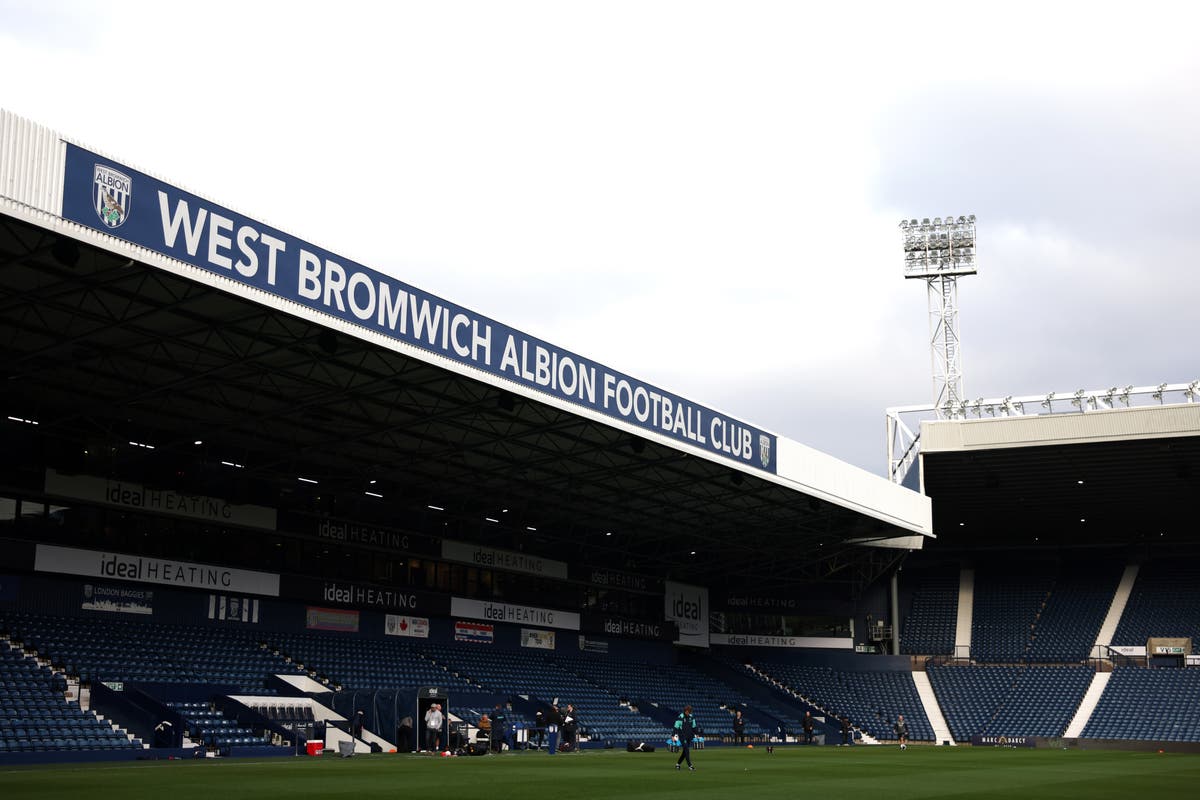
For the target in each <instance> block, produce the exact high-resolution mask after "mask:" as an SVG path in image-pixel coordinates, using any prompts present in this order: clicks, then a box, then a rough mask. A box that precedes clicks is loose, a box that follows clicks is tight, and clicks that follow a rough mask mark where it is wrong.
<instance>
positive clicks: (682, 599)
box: [663, 581, 708, 647]
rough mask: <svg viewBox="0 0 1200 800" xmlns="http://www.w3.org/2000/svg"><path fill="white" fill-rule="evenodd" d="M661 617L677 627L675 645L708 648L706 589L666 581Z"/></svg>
mask: <svg viewBox="0 0 1200 800" xmlns="http://www.w3.org/2000/svg"><path fill="white" fill-rule="evenodd" d="M664 586H665V589H666V594H665V597H664V603H663V616H664V618H665V619H668V620H671V621H672V622H674V623H675V624H676V625H677V626H679V637H678V638H677V639H676V640H675V643H676V644H683V645H688V646H689V647H708V589H706V588H704V587H703V586H689V585H688V584H686V583H675V582H674V581H666V583H665V584H664Z"/></svg>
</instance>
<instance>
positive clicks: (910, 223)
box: [900, 214, 977, 419]
mask: <svg viewBox="0 0 1200 800" xmlns="http://www.w3.org/2000/svg"><path fill="white" fill-rule="evenodd" d="M900 229H901V230H902V231H904V277H905V278H914V279H920V280H923V281H925V284H926V295H927V297H928V303H929V344H930V360H931V365H932V372H933V407H934V409H936V413H937V416H938V418H940V419H952V418H956V417H961V416H964V415H965V413H966V411H965V409H966V407H967V399H966V394H965V392H964V389H963V371H962V340H961V338H960V336H959V325H958V278H959V276H960V275H974V274H975V273H976V271H977V270H976V266H975V215H974V214H971V215H970V216H966V217H963V216H960V217H946V218H945V219H944V220H943V219H942V218H941V217H936V218H934V220H933V221H932V222H930V221H929V219H928V218H925V219H923V220H921V221H920V222H917V220H915V219H911V220H901V222H900Z"/></svg>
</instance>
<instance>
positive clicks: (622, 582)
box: [570, 566, 663, 594]
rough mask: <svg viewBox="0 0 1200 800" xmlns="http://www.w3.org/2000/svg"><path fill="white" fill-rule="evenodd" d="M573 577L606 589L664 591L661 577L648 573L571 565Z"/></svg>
mask: <svg viewBox="0 0 1200 800" xmlns="http://www.w3.org/2000/svg"><path fill="white" fill-rule="evenodd" d="M570 572H571V579H572V580H577V581H584V582H586V583H590V584H591V585H592V586H599V587H602V588H604V589H620V590H622V591H628V592H642V593H645V594H657V593H658V592H661V591H662V587H663V583H662V579H661V578H651V577H649V576H647V575H635V574H633V573H632V572H621V571H619V570H615V569H591V568H587V567H576V566H572V567H571V570H570Z"/></svg>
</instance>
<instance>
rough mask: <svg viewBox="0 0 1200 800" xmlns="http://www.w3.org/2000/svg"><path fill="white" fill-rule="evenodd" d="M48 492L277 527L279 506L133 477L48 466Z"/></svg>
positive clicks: (119, 505)
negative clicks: (240, 502)
mask: <svg viewBox="0 0 1200 800" xmlns="http://www.w3.org/2000/svg"><path fill="white" fill-rule="evenodd" d="M45 488H46V494H49V495H55V496H57V497H70V498H73V499H75V500H83V501H85V502H89V503H99V504H101V505H106V506H113V507H115V508H126V509H130V510H133V511H144V512H149V513H155V514H166V515H168V516H172V517H183V518H185V519H195V520H203V521H205V522H219V523H222V524H228V525H239V526H241V527H244V528H260V529H262V530H268V531H273V530H275V522H276V515H275V509H273V508H266V507H265V506H255V505H235V504H233V503H230V502H229V501H228V500H223V499H221V498H219V497H208V496H206V495H199V494H186V493H183V492H176V491H172V490H170V489H155V488H152V487H149V486H144V485H142V484H140V483H135V482H133V481H118V480H108V479H107V478H97V477H94V476H91V475H61V474H59V473H58V472H56V471H55V470H52V469H48V470H46V483H45Z"/></svg>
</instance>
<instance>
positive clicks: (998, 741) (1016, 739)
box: [971, 733, 1037, 747]
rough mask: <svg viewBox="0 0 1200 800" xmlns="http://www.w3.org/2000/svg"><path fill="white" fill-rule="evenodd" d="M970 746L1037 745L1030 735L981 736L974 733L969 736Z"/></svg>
mask: <svg viewBox="0 0 1200 800" xmlns="http://www.w3.org/2000/svg"><path fill="white" fill-rule="evenodd" d="M971 746H972V747H1037V740H1036V739H1035V738H1034V737H1032V736H982V735H980V734H978V733H977V734H975V735H974V736H972V737H971Z"/></svg>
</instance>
